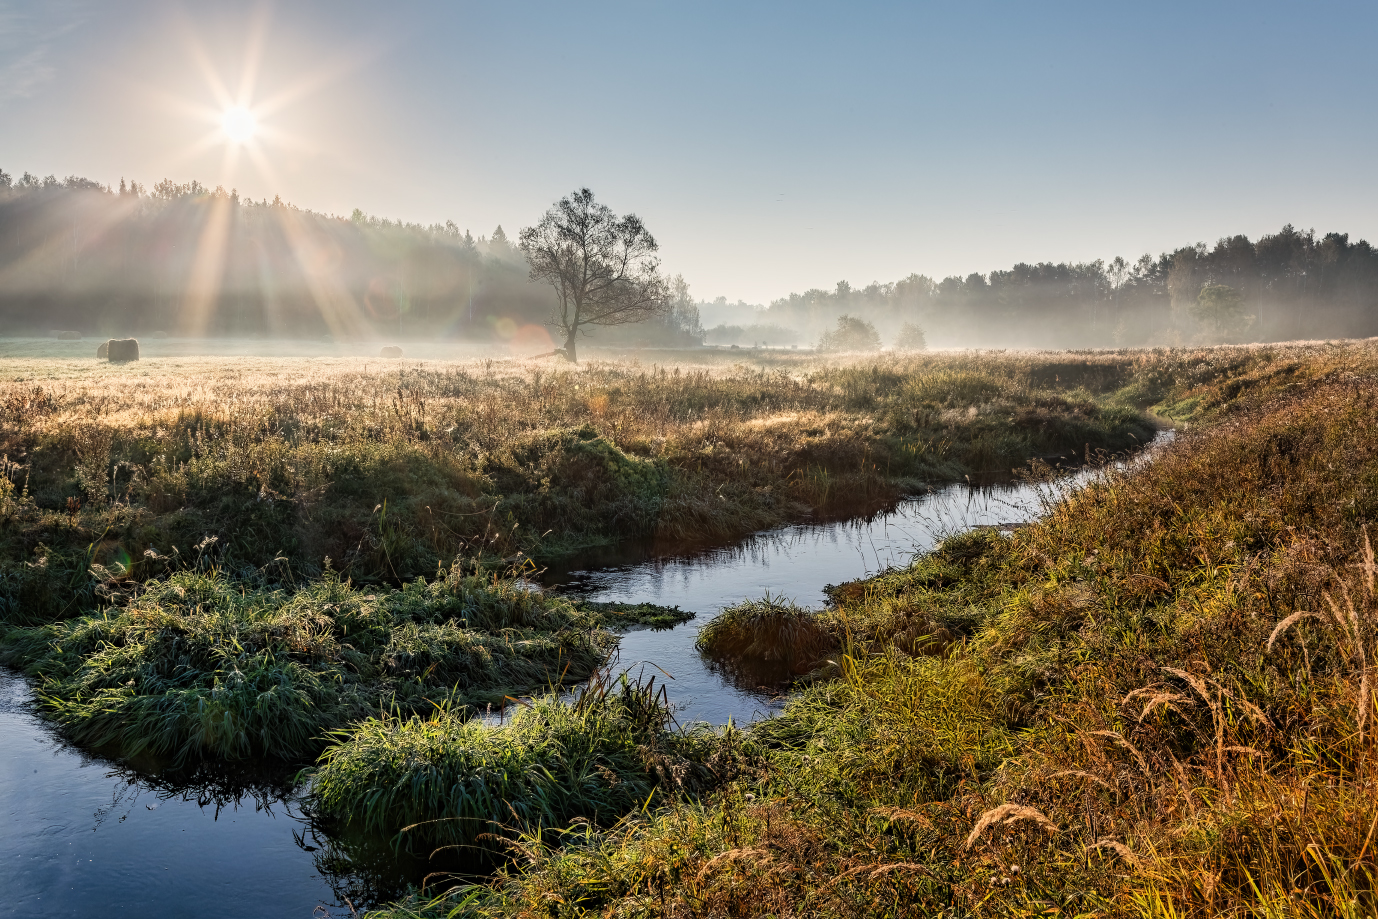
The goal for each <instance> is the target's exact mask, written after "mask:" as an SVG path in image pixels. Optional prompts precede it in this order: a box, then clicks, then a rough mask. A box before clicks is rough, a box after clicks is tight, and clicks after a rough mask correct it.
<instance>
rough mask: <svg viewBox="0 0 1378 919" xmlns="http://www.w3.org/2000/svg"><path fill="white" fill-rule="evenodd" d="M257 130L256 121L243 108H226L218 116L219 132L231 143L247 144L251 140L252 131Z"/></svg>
mask: <svg viewBox="0 0 1378 919" xmlns="http://www.w3.org/2000/svg"><path fill="white" fill-rule="evenodd" d="M257 129H258V119H257V118H255V117H254V113H253V112H251V111H249V110H248V109H246V108H244V107H243V106H240V105H236V106H234V107H233V108H228V109H226V110H225V113H224V114H223V115H221V116H220V130H221V131H223V132H225V136H226V137H228V138H229V139H230V141H231V142H233V143H236V144H247V143H248V142H249V141H251V140H253V137H254V131H256V130H257Z"/></svg>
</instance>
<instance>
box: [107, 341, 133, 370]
mask: <svg viewBox="0 0 1378 919" xmlns="http://www.w3.org/2000/svg"><path fill="white" fill-rule="evenodd" d="M106 344H107V345H109V348H108V349H107V351H106V356H107V357H109V358H110V363H112V364H122V363H124V362H125V361H137V360H138V359H139V340H138V339H137V338H112V339H110V341H108V342H106Z"/></svg>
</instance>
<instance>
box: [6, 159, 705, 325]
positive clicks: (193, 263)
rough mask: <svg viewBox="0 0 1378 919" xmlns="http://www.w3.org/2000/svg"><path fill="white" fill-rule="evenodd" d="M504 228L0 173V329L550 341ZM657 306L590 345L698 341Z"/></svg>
mask: <svg viewBox="0 0 1378 919" xmlns="http://www.w3.org/2000/svg"><path fill="white" fill-rule="evenodd" d="M528 271H529V268H528V264H527V261H526V259H525V258H524V257H523V255H522V253H521V252H520V251H519V250H518V249H517V247H516V245H514V243H513V242H512V241H511V240H509V238H508V236H507V234H506V232H504V230H503V229H502V227H501V226H499V227H498V228H497V229H495V230H494V231H493V233H492V235H491V236H489V237H486V238H485V237H482V236H480V237H478V238H477V239H475V238H474V237H473V236H472V235H471V234H470V233H469V232H468V231H466V230H461V229H460V228H459V227H458V226H457V225H456V224H455V223H454V222H453V221H446V222H445V223H443V224H431V225H429V226H423V225H420V224H415V223H403V222H400V221H391V220H385V219H380V218H377V217H371V216H369V215H366V214H364V213H363V212H362V211H359V210H355V211H354V213H353V214H352V215H351V216H349V217H347V218H346V217H338V216H331V215H326V214H320V213H316V212H314V211H310V210H304V209H301V208H298V207H294V206H292V205H290V204H287V203H285V202H283V201H282V200H280V199H277V198H275V199H273V200H272V201H266V200H264V201H252V200H249V199H246V198H241V197H240V196H239V195H238V193H236V192H235V191H233V190H231V191H226V190H225V189H223V188H215V189H211V188H207V187H206V186H203V185H201V184H200V183H199V182H190V183H187V184H176V183H174V182H171V181H168V180H164V181H163V182H160V183H158V184H157V185H156V186H154V187H153V189H152V190H148V189H145V188H144V187H143V186H141V185H139V184H138V183H127V182H125V181H123V180H121V182H120V185H119V187H118V188H117V189H111V188H107V187H106V186H103V185H101V184H100V183H97V182H93V181H91V180H89V179H83V178H79V177H75V176H72V177H68V178H67V179H65V180H59V179H57V178H56V177H54V176H48V177H47V178H45V179H39V178H38V177H36V176H33V175H30V174H28V173H25V174H24V175H23V176H21V177H20V179H18V180H17V181H16V180H14V179H12V177H11V176H9V175H7V174H5V173H4V172H0V334H5V335H25V334H45V333H46V332H47V331H48V330H49V329H55V328H61V329H72V330H77V331H81V332H83V333H85V334H87V335H93V336H103V335H116V336H119V335H127V334H144V333H147V332H150V331H153V330H163V331H167V332H169V333H171V334H174V335H188V336H200V335H213V336H258V335H263V336H284V337H320V336H329V337H332V338H338V339H359V338H372V337H376V336H386V337H398V338H408V337H422V336H424V337H437V336H438V337H442V338H462V339H466V340H477V341H503V340H511V339H517V340H518V341H524V342H525V343H527V344H530V345H531V346H533V347H539V346H540V345H541V344H542V343H545V344H548V343H549V335H548V332H547V331H546V329H545V325H544V324H545V323H546V321H547V320H548V319H549V318H550V315H551V312H552V307H553V305H554V295H553V293H552V291H551V289H550V288H549V287H548V286H545V285H540V284H533V283H531V282H530V280H529V278H528ZM668 294H669V303H668V309H666V310H664V311H662V312H661V313H659V314H657V315H656V316H655V317H653V318H652V320H650V321H648V322H645V323H639V324H637V325H636V326H635V327H628V328H626V329H607V330H600V334H599V335H597V336H596V337H595V338H594V342H595V343H598V342H606V343H634V342H644V343H650V344H662V345H684V344H698V343H700V342H701V341H702V338H701V332H700V330H699V328H698V319H697V311H696V309H695V308H694V303H693V299H692V298H691V297H690V295H689V291H688V287H687V285H686V284H685V283H684V281H683V279H682V278H675V279H670V282H669V290H668Z"/></svg>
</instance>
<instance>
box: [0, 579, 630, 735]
mask: <svg viewBox="0 0 1378 919" xmlns="http://www.w3.org/2000/svg"><path fill="white" fill-rule="evenodd" d="M602 621H603V617H602V616H600V615H597V614H590V613H586V612H584V611H581V610H580V609H579V608H577V607H576V606H574V605H573V604H572V603H570V602H569V601H567V600H563V599H561V598H557V597H554V596H550V595H546V594H542V593H540V592H538V591H534V590H531V589H530V588H528V587H527V586H526V585H524V584H522V583H521V582H519V581H516V580H513V579H510V578H502V577H498V576H496V575H491V574H484V573H480V572H475V571H473V570H465V569H464V568H463V566H461V565H459V564H456V565H455V566H454V567H453V568H451V569H450V570H449V571H448V573H445V574H444V575H443V576H442V577H439V578H437V579H435V580H433V581H431V582H425V581H420V580H418V581H415V582H412V583H409V584H407V585H406V586H404V587H403V588H402V589H400V590H362V589H359V588H357V587H354V586H352V585H351V584H349V582H348V581H346V580H344V579H342V578H340V577H339V576H338V575H335V574H333V573H330V572H327V574H326V576H325V577H324V578H322V579H321V580H319V581H317V582H314V583H311V584H309V585H307V586H305V587H303V588H302V589H300V590H295V591H293V590H286V589H273V588H269V587H262V586H260V587H254V588H249V587H245V586H244V585H243V583H242V582H236V581H234V580H232V579H230V578H227V577H225V576H224V575H222V574H220V573H218V572H180V573H177V574H174V575H172V576H171V577H169V578H167V579H166V580H162V581H154V582H150V583H149V584H147V585H146V586H145V589H144V590H143V591H142V592H141V593H140V594H139V595H138V596H137V597H136V598H134V599H133V600H131V601H129V602H128V604H127V605H126V606H124V607H122V608H112V609H109V610H107V611H105V612H103V613H100V614H97V615H89V616H82V617H77V618H74V619H71V620H67V621H63V622H59V623H54V624H50V625H46V626H38V627H28V628H15V629H11V630H9V631H8V632H6V633H5V634H4V636H3V639H0V649H3V651H2V653H3V659H4V661H5V662H7V663H10V664H14V665H18V666H22V667H23V668H24V669H25V671H26V672H27V673H29V674H30V675H32V676H34V677H36V678H37V679H38V681H39V692H38V696H39V700H40V704H41V705H42V707H43V709H44V711H45V713H46V714H48V715H49V716H50V717H52V718H53V719H54V720H55V721H56V722H57V723H58V724H60V725H61V726H62V727H63V729H64V730H65V731H66V733H67V734H68V735H69V736H70V737H71V738H72V739H73V740H75V741H76V742H78V743H80V744H83V745H88V746H99V747H105V746H114V747H115V748H117V749H118V750H119V751H120V752H123V753H124V754H126V755H137V754H143V753H148V754H153V755H156V756H160V757H170V758H173V759H176V760H179V761H181V760H187V759H195V758H199V757H206V756H209V757H216V758H221V759H246V758H262V757H276V758H280V759H287V760H292V759H299V758H301V757H304V756H309V755H311V754H314V753H316V752H317V751H319V750H320V748H321V747H322V746H323V745H324V743H325V742H326V735H327V733H328V732H330V731H335V730H339V729H340V728H342V727H344V726H346V725H348V724H350V723H352V722H354V721H357V720H359V719H362V718H365V717H367V716H368V715H370V714H376V713H377V712H378V711H379V710H380V709H396V710H398V711H400V712H403V713H407V712H417V711H430V710H432V709H433V708H434V705H435V704H442V703H443V704H446V705H450V706H457V707H463V706H464V705H465V704H468V705H471V706H476V707H478V706H483V705H485V704H490V703H492V702H495V701H496V702H499V703H500V702H501V701H502V699H503V697H504V696H506V695H516V694H524V693H530V692H533V691H538V690H540V689H542V688H546V687H549V686H552V685H557V684H559V683H560V682H562V681H574V680H581V679H585V678H587V677H588V676H589V675H590V674H592V673H593V672H594V671H595V670H596V668H598V667H599V666H600V665H601V664H602V663H603V661H604V660H605V658H606V656H607V653H608V652H609V651H610V650H611V648H612V647H613V645H614V644H615V638H614V637H613V636H612V635H610V634H609V633H607V632H606V631H602V630H601V622H602Z"/></svg>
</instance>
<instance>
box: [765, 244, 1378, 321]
mask: <svg viewBox="0 0 1378 919" xmlns="http://www.w3.org/2000/svg"><path fill="white" fill-rule="evenodd" d="M842 315H847V316H853V317H858V318H862V319H866V320H868V321H870V322H872V323H874V324H875V325H876V327H877V328H878V329H879V331H880V333H881V336H882V338H884V340H885V342H886V344H887V345H889V344H893V343H894V342H895V341H896V340H897V337H898V335H899V332H900V329H901V327H902V326H903V325H904V324H905V323H910V324H914V325H916V326H917V327H919V328H922V329H923V330H924V332H925V335H926V339H927V343H928V345H929V346H932V347H957V346H986V347H1025V348H1043V347H1047V348H1069V347H1112V346H1114V347H1129V346H1136V345H1175V344H1189V343H1196V342H1207V343H1217V342H1229V341H1284V340H1292V339H1304V338H1342V337H1369V336H1373V335H1378V253H1375V252H1374V250H1373V247H1372V246H1371V245H1369V243H1368V242H1366V241H1364V240H1359V241H1357V242H1351V241H1350V239H1349V235H1348V234H1346V233H1327V234H1325V235H1324V236H1317V235H1316V233H1315V232H1314V231H1311V230H1308V231H1300V230H1297V229H1295V228H1294V227H1292V226H1290V225H1288V226H1285V227H1283V228H1282V229H1281V230H1279V231H1278V232H1277V233H1272V234H1269V235H1266V236H1263V237H1261V238H1259V239H1258V240H1257V241H1250V240H1249V238H1248V237H1246V236H1232V237H1228V238H1224V239H1221V240H1220V241H1219V242H1217V243H1216V244H1215V245H1214V246H1207V245H1206V244H1204V243H1197V244H1196V245H1192V246H1183V247H1182V248H1180V249H1177V250H1175V251H1173V252H1169V253H1164V254H1162V255H1159V256H1157V257H1156V258H1155V257H1153V256H1151V255H1144V256H1142V257H1141V258H1139V259H1138V260H1137V261H1134V262H1127V261H1125V260H1124V259H1123V258H1116V259H1114V260H1112V261H1110V262H1105V261H1094V262H1087V263H1081V264H1069V263H1062V264H1052V263H1050V262H1043V263H1040V264H1036V265H1028V264H1022V263H1021V264H1018V265H1015V266H1014V267H1013V268H1010V269H1008V270H1003V271H992V272H990V273H989V274H987V275H981V274H971V275H968V276H967V277H965V278H962V277H948V278H944V279H942V280H941V281H934V280H932V279H930V278H927V277H924V276H922V275H917V274H915V275H910V276H909V277H907V278H905V279H903V280H901V281H896V282H892V283H889V284H879V283H873V284H869V285H867V286H866V287H860V288H856V287H852V286H851V285H850V284H848V283H847V282H846V281H841V282H839V283H838V285H837V288H836V289H834V290H831V291H828V290H817V289H815V290H808V291H805V292H804V293H802V294H799V293H795V294H790V295H789V296H788V297H784V298H781V299H779V300H776V301H774V302H773V303H771V304H770V306H769V307H768V308H766V309H764V310H757V311H754V312H753V313H752V314H751V317H750V320H749V321H751V322H754V323H759V324H763V325H764V324H772V325H778V326H784V327H788V328H793V329H797V330H799V331H800V332H801V333H803V334H805V335H807V336H809V337H811V338H816V337H817V336H818V335H819V334H820V333H822V332H823V331H825V330H827V329H829V328H831V327H832V326H833V324H834V323H835V322H836V321H837V317H838V316H842Z"/></svg>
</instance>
